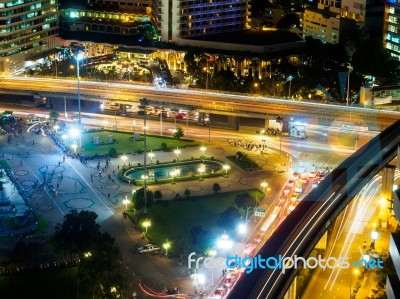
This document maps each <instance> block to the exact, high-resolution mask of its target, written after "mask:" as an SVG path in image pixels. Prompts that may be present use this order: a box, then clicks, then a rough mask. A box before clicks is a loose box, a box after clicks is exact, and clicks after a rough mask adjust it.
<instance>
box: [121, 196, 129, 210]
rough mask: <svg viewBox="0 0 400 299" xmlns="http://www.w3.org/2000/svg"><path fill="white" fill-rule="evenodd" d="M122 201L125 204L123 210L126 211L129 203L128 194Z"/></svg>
mask: <svg viewBox="0 0 400 299" xmlns="http://www.w3.org/2000/svg"><path fill="white" fill-rule="evenodd" d="M122 203H124V204H125V211H128V204H129V199H128V196H125V199H124V200H123V201H122Z"/></svg>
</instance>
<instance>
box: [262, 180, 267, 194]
mask: <svg viewBox="0 0 400 299" xmlns="http://www.w3.org/2000/svg"><path fill="white" fill-rule="evenodd" d="M267 186H268V183H267V182H266V181H265V180H264V181H262V182H261V187H262V188H263V193H264V196H265V188H266V187H267Z"/></svg>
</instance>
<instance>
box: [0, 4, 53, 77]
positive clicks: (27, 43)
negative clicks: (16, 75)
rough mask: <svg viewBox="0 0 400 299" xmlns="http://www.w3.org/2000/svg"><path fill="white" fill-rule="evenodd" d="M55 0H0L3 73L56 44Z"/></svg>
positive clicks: (12, 70) (13, 69) (19, 66)
mask: <svg viewBox="0 0 400 299" xmlns="http://www.w3.org/2000/svg"><path fill="white" fill-rule="evenodd" d="M57 31H58V12H57V2H56V0H1V1H0V74H8V73H12V72H15V71H18V70H19V69H21V68H23V67H24V61H25V60H26V59H27V58H29V57H30V56H34V55H37V54H40V53H43V52H45V51H47V50H50V49H52V48H54V47H55V46H56V43H57Z"/></svg>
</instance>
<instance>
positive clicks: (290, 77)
mask: <svg viewBox="0 0 400 299" xmlns="http://www.w3.org/2000/svg"><path fill="white" fill-rule="evenodd" d="M292 80H293V76H289V77H287V81H289V96H288V98H290V88H291V87H292Z"/></svg>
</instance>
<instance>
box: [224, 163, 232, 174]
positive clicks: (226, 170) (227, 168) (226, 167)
mask: <svg viewBox="0 0 400 299" xmlns="http://www.w3.org/2000/svg"><path fill="white" fill-rule="evenodd" d="M222 168H223V169H224V170H225V177H228V170H229V169H231V167H230V166H229V165H228V164H225V165H224V166H222Z"/></svg>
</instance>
